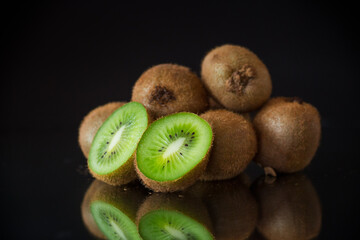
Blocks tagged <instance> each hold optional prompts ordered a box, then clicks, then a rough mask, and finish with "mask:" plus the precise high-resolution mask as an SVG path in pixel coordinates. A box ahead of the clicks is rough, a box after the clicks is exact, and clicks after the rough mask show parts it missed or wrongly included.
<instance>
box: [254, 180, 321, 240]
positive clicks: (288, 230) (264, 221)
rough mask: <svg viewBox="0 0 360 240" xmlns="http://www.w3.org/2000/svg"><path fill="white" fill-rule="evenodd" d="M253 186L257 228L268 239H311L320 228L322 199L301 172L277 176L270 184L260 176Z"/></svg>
mask: <svg viewBox="0 0 360 240" xmlns="http://www.w3.org/2000/svg"><path fill="white" fill-rule="evenodd" d="M252 190H253V192H254V195H255V197H256V199H257V201H258V203H259V212H260V215H259V221H258V224H257V230H258V232H259V233H260V234H261V235H262V236H264V238H266V239H268V240H273V239H276V240H277V239H284V240H287V239H291V240H297V239H299V240H300V239H301V240H303V239H313V238H315V237H316V236H317V235H318V234H319V233H320V229H321V218H322V216H321V215H322V214H321V203H320V200H319V197H318V195H317V193H316V190H315V188H314V187H313V185H312V184H311V181H310V180H309V179H308V178H307V177H306V176H305V175H304V174H303V173H295V174H291V175H282V176H278V177H277V178H276V180H275V182H273V183H271V184H269V183H268V182H267V181H266V178H264V177H260V178H259V179H258V180H257V181H256V182H255V183H254V185H253V187H252Z"/></svg>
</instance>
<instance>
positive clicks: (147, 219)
mask: <svg viewBox="0 0 360 240" xmlns="http://www.w3.org/2000/svg"><path fill="white" fill-rule="evenodd" d="M139 232H140V235H141V236H142V237H143V239H144V240H148V239H149V240H150V239H164V240H165V239H169V240H170V239H179V240H182V239H184V240H185V239H189V240H190V239H194V240H195V239H204V240H208V239H213V237H212V235H211V233H210V232H209V231H208V230H207V229H206V228H205V227H204V226H203V225H201V224H200V223H199V222H197V221H195V220H194V219H192V218H190V217H188V216H186V215H184V214H182V213H180V212H177V211H174V210H173V211H171V210H163V209H160V210H155V211H152V212H149V213H147V214H146V215H145V216H143V217H142V218H141V220H140V223H139Z"/></svg>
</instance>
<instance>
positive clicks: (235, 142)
mask: <svg viewBox="0 0 360 240" xmlns="http://www.w3.org/2000/svg"><path fill="white" fill-rule="evenodd" d="M200 117H202V118H203V119H205V120H206V121H207V122H208V123H209V124H210V125H211V127H212V129H213V134H214V136H215V137H214V142H213V148H212V151H211V154H210V158H209V163H208V165H207V167H206V171H205V173H204V174H203V175H202V176H201V179H202V180H208V181H210V180H224V179H230V178H233V177H235V176H237V175H239V174H240V173H241V172H242V171H244V170H245V168H246V167H247V166H248V164H249V163H250V162H251V160H252V159H253V157H254V156H255V154H256V151H257V139H256V134H255V130H254V128H253V126H252V123H251V122H250V121H248V120H247V119H246V118H245V117H244V116H242V115H239V114H236V113H233V112H230V111H228V110H225V109H219V110H210V111H208V112H206V113H204V114H202V115H200Z"/></svg>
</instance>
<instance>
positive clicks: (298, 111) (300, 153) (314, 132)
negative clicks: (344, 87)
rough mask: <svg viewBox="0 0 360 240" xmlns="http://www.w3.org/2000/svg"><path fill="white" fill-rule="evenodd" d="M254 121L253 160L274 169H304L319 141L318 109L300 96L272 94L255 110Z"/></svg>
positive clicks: (289, 170) (286, 171)
mask: <svg viewBox="0 0 360 240" xmlns="http://www.w3.org/2000/svg"><path fill="white" fill-rule="evenodd" d="M253 124H254V127H255V130H256V132H257V135H258V140H259V149H258V154H257V156H256V158H255V159H254V160H255V161H256V162H257V163H258V164H260V165H261V166H262V167H272V168H273V169H275V171H277V172H285V173H292V172H297V171H300V170H302V169H304V168H305V167H306V166H307V165H308V164H309V163H310V162H311V160H312V159H313V157H314V155H315V153H316V150H317V148H318V146H319V143H320V137H321V123H320V115H319V112H318V111H317V109H316V108H315V107H313V106H312V105H310V104H308V103H305V102H303V101H302V100H301V99H299V98H286V97H277V98H272V99H271V100H269V102H268V103H266V105H265V106H264V107H263V108H262V109H261V110H260V111H259V112H258V113H257V114H256V116H255V118H254V121H253Z"/></svg>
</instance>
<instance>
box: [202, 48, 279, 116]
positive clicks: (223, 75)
mask: <svg viewBox="0 0 360 240" xmlns="http://www.w3.org/2000/svg"><path fill="white" fill-rule="evenodd" d="M201 77H202V80H203V82H204V85H205V87H206V88H207V90H208V92H209V93H210V94H211V96H212V97H213V98H214V99H215V100H216V101H218V102H219V103H220V105H222V106H224V107H225V108H227V109H230V110H233V111H239V112H248V111H252V110H255V109H257V108H259V107H260V106H261V105H262V104H264V103H265V102H266V100H268V99H269V97H270V95H271V91H272V83H271V78H270V74H269V72H268V69H267V68H266V66H265V64H264V63H263V62H262V61H261V60H260V59H259V58H258V57H257V56H256V55H255V54H254V53H253V52H251V51H250V50H248V49H246V48H244V47H241V46H236V45H230V44H226V45H223V46H220V47H217V48H215V49H213V50H211V51H210V52H209V53H208V54H207V55H206V56H205V58H204V60H203V62H202V65H201Z"/></svg>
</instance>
